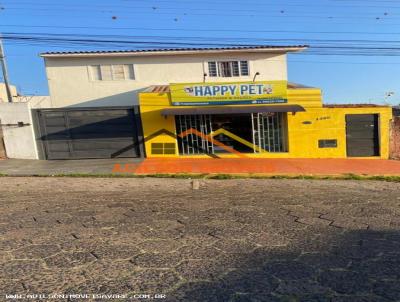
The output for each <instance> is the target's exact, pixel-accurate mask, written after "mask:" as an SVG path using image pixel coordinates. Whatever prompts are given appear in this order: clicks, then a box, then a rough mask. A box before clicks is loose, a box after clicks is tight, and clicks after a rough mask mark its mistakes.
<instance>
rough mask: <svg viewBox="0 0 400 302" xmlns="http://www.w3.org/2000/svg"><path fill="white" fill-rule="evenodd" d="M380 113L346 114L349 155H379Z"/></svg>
mask: <svg viewBox="0 0 400 302" xmlns="http://www.w3.org/2000/svg"><path fill="white" fill-rule="evenodd" d="M378 122H379V116H378V114H348V115H346V141H347V156H349V157H369V156H379V149H380V148H379V126H378V125H379V124H378Z"/></svg>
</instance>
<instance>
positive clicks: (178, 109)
mask: <svg viewBox="0 0 400 302" xmlns="http://www.w3.org/2000/svg"><path fill="white" fill-rule="evenodd" d="M139 104H140V114H141V120H142V127H143V134H144V139H145V143H144V144H145V152H146V157H148V158H152V157H153V158H154V157H192V158H193V157H199V158H202V157H210V156H211V157H220V158H227V157H248V158H347V157H353V158H354V157H363V158H365V157H371V158H384V159H386V158H388V156H389V150H388V149H389V123H390V120H391V117H392V111H391V108H390V107H388V106H377V105H331V106H329V105H324V104H323V103H322V96H321V90H320V89H318V88H312V87H306V86H302V85H297V84H293V83H288V82H286V81H260V82H257V81H247V82H225V83H221V82H216V83H179V84H170V85H162V86H152V87H150V88H148V89H147V90H145V91H144V92H142V93H140V95H139Z"/></svg>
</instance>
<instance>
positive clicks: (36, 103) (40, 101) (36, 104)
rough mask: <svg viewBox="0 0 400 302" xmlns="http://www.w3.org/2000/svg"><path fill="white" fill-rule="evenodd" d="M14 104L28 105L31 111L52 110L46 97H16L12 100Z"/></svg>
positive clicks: (48, 98)
mask: <svg viewBox="0 0 400 302" xmlns="http://www.w3.org/2000/svg"><path fill="white" fill-rule="evenodd" d="M13 101H14V102H16V103H29V106H30V108H32V109H42V108H52V104H51V99H50V96H48V95H32V96H25V95H24V96H17V97H14V99H13Z"/></svg>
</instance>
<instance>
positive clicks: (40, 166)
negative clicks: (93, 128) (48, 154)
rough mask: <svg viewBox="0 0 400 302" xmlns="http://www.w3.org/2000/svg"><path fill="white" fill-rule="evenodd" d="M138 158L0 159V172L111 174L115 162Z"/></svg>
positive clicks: (130, 161)
mask: <svg viewBox="0 0 400 302" xmlns="http://www.w3.org/2000/svg"><path fill="white" fill-rule="evenodd" d="M141 161H143V159H140V158H113V159H82V160H29V159H5V160H0V174H6V175H11V176H22V175H25V176H30V175H60V174H111V173H112V171H113V169H114V166H115V164H121V165H125V164H138V163H140V162H141Z"/></svg>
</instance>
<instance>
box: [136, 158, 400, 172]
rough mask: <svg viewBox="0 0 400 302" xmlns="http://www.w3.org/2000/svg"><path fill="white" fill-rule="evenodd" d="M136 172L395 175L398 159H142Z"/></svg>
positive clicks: (398, 163)
mask: <svg viewBox="0 0 400 302" xmlns="http://www.w3.org/2000/svg"><path fill="white" fill-rule="evenodd" d="M135 172H136V173H137V174H155V173H157V174H169V173H206V174H208V173H220V174H242V173H246V174H249V173H250V174H268V175H342V174H357V175H388V176H389V175H396V176H397V175H398V176H400V161H394V160H382V159H146V160H144V161H143V162H142V163H141V164H139V167H138V168H137V169H136V171H135Z"/></svg>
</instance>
